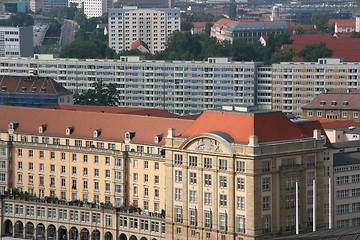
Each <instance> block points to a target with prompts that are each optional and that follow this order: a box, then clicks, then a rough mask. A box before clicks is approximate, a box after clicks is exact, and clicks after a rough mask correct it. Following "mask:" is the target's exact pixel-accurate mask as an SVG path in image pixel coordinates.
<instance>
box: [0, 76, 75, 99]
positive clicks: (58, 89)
mask: <svg viewBox="0 0 360 240" xmlns="http://www.w3.org/2000/svg"><path fill="white" fill-rule="evenodd" d="M10 92H12V93H14V92H15V93H36V94H39V93H41V94H52V95H69V94H72V92H70V91H69V90H67V89H66V88H64V87H63V86H61V84H59V83H57V82H56V81H55V80H53V79H51V78H48V77H37V76H4V75H3V76H0V94H1V93H10Z"/></svg>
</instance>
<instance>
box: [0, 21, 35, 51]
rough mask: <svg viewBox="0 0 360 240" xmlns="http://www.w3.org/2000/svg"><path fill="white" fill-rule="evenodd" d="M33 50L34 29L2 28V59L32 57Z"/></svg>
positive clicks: (0, 29)
mask: <svg viewBox="0 0 360 240" xmlns="http://www.w3.org/2000/svg"><path fill="white" fill-rule="evenodd" d="M33 54H34V50H33V28H32V27H31V26H30V27H5V26H2V27H0V57H31V56H33Z"/></svg>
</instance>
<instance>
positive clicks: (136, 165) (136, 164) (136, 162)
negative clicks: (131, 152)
mask: <svg viewBox="0 0 360 240" xmlns="http://www.w3.org/2000/svg"><path fill="white" fill-rule="evenodd" d="M133 168H138V160H136V159H134V160H133Z"/></svg>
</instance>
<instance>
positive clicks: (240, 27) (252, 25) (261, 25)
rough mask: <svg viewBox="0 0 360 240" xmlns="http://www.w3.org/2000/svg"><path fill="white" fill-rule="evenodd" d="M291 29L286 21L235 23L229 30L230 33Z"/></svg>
mask: <svg viewBox="0 0 360 240" xmlns="http://www.w3.org/2000/svg"><path fill="white" fill-rule="evenodd" d="M279 28H281V29H289V26H288V25H287V23H286V22H284V21H274V22H266V21H264V22H234V23H233V24H231V26H230V27H229V28H228V31H230V32H232V31H244V30H249V29H279Z"/></svg>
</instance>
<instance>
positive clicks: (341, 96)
mask: <svg viewBox="0 0 360 240" xmlns="http://www.w3.org/2000/svg"><path fill="white" fill-rule="evenodd" d="M303 109H334V110H335V109H347V110H360V89H349V90H347V89H329V90H326V91H324V92H322V93H321V94H319V95H318V96H317V97H316V98H314V99H313V100H312V101H311V102H309V103H308V104H306V105H305V106H304V107H303Z"/></svg>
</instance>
